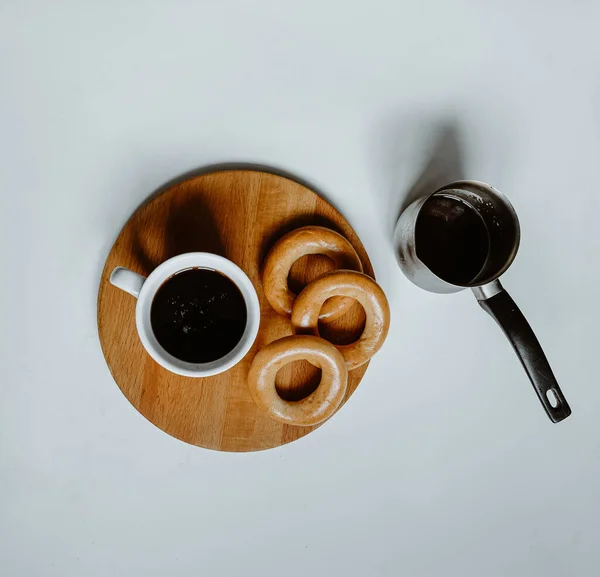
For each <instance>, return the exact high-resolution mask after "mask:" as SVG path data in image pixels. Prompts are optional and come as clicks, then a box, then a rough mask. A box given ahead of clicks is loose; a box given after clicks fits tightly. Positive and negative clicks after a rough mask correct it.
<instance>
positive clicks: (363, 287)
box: [292, 270, 390, 371]
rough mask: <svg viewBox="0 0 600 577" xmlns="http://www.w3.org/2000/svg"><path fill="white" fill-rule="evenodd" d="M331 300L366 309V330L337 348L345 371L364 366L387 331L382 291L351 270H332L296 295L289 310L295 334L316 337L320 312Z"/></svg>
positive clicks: (366, 277) (370, 280)
mask: <svg viewBox="0 0 600 577" xmlns="http://www.w3.org/2000/svg"><path fill="white" fill-rule="evenodd" d="M334 296H346V297H352V298H353V299H356V300H357V301H358V302H359V303H360V304H361V305H362V306H363V308H364V309H365V313H366V317H367V318H366V322H365V329H364V331H363V333H362V335H361V336H360V338H359V339H358V340H357V341H356V342H354V343H352V344H349V345H336V348H337V349H338V350H339V351H340V352H341V353H342V355H344V359H346V363H347V365H348V370H349V371H351V370H352V369H356V368H357V367H360V366H361V365H362V364H364V363H366V362H367V361H368V360H369V359H370V358H371V357H372V356H373V355H374V354H375V353H376V352H377V351H378V350H379V349H380V348H381V346H382V345H383V342H384V341H385V338H386V336H387V333H388V330H389V328H390V307H389V305H388V301H387V298H386V296H385V293H384V292H383V290H382V289H381V287H380V286H379V285H378V284H377V283H376V282H375V281H374V280H373V279H372V278H371V277H369V276H367V275H366V274H363V273H361V272H356V271H352V270H334V271H331V272H328V273H325V274H323V275H321V276H320V277H318V278H317V279H315V280H314V281H312V282H311V283H309V284H308V285H307V286H306V287H305V288H304V290H303V291H302V292H301V293H300V294H299V295H298V297H297V298H296V301H295V302H294V307H293V309H292V325H293V326H294V328H295V329H296V330H299V331H306V330H309V331H310V332H312V333H313V334H314V335H317V336H318V335H319V327H318V323H319V310H320V308H321V306H323V303H324V302H325V301H326V300H327V299H329V298H331V297H334Z"/></svg>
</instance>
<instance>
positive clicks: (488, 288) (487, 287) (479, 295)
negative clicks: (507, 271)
mask: <svg viewBox="0 0 600 577" xmlns="http://www.w3.org/2000/svg"><path fill="white" fill-rule="evenodd" d="M503 290H504V289H503V287H502V285H501V284H500V281H499V280H495V281H492V282H490V283H488V284H484V285H481V286H476V287H473V294H474V295H475V298H476V299H477V300H478V301H486V300H487V299H491V298H492V297H494V296H496V295H497V294H499V293H501V292H502V291H503Z"/></svg>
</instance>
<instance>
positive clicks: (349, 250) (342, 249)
mask: <svg viewBox="0 0 600 577" xmlns="http://www.w3.org/2000/svg"><path fill="white" fill-rule="evenodd" d="M309 254H322V255H325V256H327V257H329V258H330V259H331V260H332V261H333V264H334V266H335V268H343V269H352V270H358V271H362V263H361V262H360V258H359V256H358V254H357V253H356V251H355V250H354V247H353V246H352V245H351V244H350V242H348V240H346V239H345V238H344V237H343V236H342V235H341V234H338V233H337V232H335V231H333V230H330V229H328V228H325V227H322V226H305V227H302V228H297V229H296V230H293V231H292V232H289V233H288V234H286V235H285V236H283V237H281V238H280V239H279V240H278V241H277V242H276V243H275V245H274V246H273V248H272V249H271V250H270V251H269V254H268V255H267V257H266V259H265V263H264V268H263V277H262V280H263V289H264V291H265V296H266V297H267V300H268V301H269V303H271V306H272V307H273V308H274V309H275V310H276V311H277V312H278V313H279V314H281V315H288V316H289V315H290V314H292V306H293V304H294V300H295V299H296V295H295V294H294V293H293V292H292V291H291V290H290V289H289V286H288V275H289V273H290V269H291V268H292V265H293V264H294V263H295V262H296V261H297V260H298V259H299V258H301V257H303V256H306V255H309ZM351 306H352V301H351V300H350V299H345V298H339V297H338V298H335V299H332V300H331V302H328V303H327V304H325V306H323V309H322V310H321V312H320V314H319V318H321V319H322V320H332V319H335V318H337V317H339V316H340V315H342V314H343V313H344V312H346V311H347V310H348V308H349V307H351Z"/></svg>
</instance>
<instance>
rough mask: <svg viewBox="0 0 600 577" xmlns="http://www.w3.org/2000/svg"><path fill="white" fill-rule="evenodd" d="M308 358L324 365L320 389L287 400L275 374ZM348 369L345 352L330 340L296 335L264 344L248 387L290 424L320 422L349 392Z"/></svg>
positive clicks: (265, 406)
mask: <svg viewBox="0 0 600 577" xmlns="http://www.w3.org/2000/svg"><path fill="white" fill-rule="evenodd" d="M301 360H305V361H308V362H309V363H311V364H313V365H315V366H316V367H318V368H320V369H321V382H320V384H319V386H318V387H317V389H316V390H315V391H314V392H313V393H311V394H310V395H309V396H308V397H306V398H304V399H302V400H300V401H294V402H292V401H285V400H284V399H282V398H281V397H280V396H279V395H278V394H277V390H276V389H275V376H276V375H277V371H279V369H281V368H282V367H283V366H285V365H287V364H288V363H291V362H293V361H301ZM347 384H348V369H347V368H346V363H345V361H344V357H343V356H342V355H341V353H340V352H339V351H338V350H337V349H336V348H335V347H334V346H333V345H332V344H331V343H329V342H327V341H326V340H324V339H322V338H320V337H315V336H312V335H292V336H289V337H284V338H282V339H279V340H277V341H273V342H272V343H269V344H268V345H266V346H265V347H263V348H262V349H261V350H260V351H259V352H258V354H257V355H256V357H254V361H252V366H251V367H250V372H249V373H248V388H249V389H250V395H251V396H252V400H253V401H254V402H255V403H256V404H257V405H258V406H259V407H260V408H261V409H263V410H264V411H266V412H267V413H269V415H270V416H271V417H272V418H273V419H276V420H277V421H281V422H282V423H287V424H288V425H299V426H304V427H308V426H311V425H317V424H319V423H321V422H323V421H325V420H326V419H328V418H329V417H331V415H333V413H335V411H336V410H337V408H338V407H339V406H340V403H341V402H342V400H343V399H344V395H345V394H346V386H347Z"/></svg>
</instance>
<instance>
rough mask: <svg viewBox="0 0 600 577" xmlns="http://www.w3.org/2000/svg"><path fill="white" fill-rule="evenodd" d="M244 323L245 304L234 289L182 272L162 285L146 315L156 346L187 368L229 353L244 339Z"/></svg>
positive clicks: (212, 276) (196, 272)
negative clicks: (188, 364)
mask: <svg viewBox="0 0 600 577" xmlns="http://www.w3.org/2000/svg"><path fill="white" fill-rule="evenodd" d="M246 320H247V310H246V303H245V301H244V297H243V296H242V293H241V291H240V289H239V288H238V287H237V285H236V284H235V283H234V282H233V281H232V280H231V279H229V278H228V277H226V276H225V275H223V274H221V273H220V272H217V271H215V270H212V269H206V268H191V269H187V270H184V271H181V272H178V273H177V274H175V275H173V276H172V277H171V278H169V279H167V280H166V281H165V282H164V283H163V284H162V286H161V287H160V288H159V289H158V291H157V292H156V295H155V296H154V300H153V301H152V308H151V311H150V322H151V324H152V331H153V332H154V336H155V337H156V340H157V341H158V342H159V344H160V345H161V346H162V347H163V348H164V349H165V350H166V351H167V352H168V353H170V354H171V355H173V356H174V357H176V358H178V359H180V360H182V361H186V362H189V363H209V362H211V361H216V360H217V359H220V358H222V357H224V356H225V355H226V354H227V353H229V352H231V351H232V350H233V349H234V348H235V347H236V345H237V344H238V343H239V342H240V339H241V338H242V335H243V334H244V330H245V328H246Z"/></svg>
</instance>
